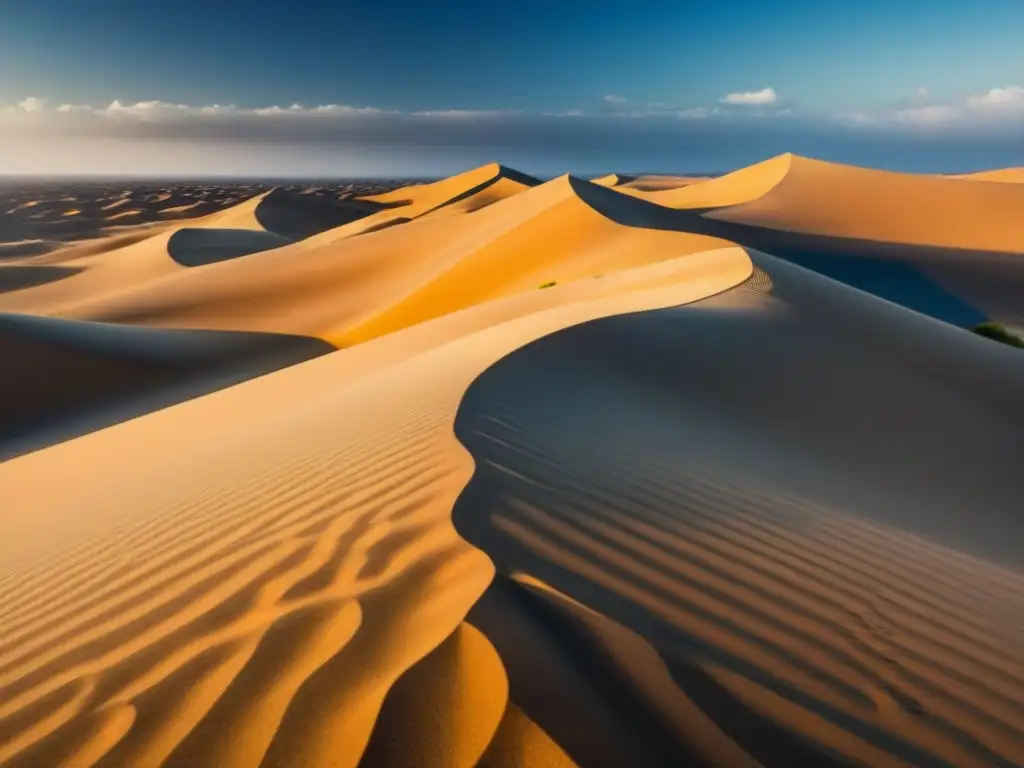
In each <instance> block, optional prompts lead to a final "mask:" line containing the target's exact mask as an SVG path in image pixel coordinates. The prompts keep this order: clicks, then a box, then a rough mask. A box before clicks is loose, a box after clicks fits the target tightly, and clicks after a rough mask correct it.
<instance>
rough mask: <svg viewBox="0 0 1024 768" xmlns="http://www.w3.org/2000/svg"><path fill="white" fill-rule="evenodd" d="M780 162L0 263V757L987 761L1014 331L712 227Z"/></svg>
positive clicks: (43, 760) (997, 718)
mask: <svg viewBox="0 0 1024 768" xmlns="http://www.w3.org/2000/svg"><path fill="white" fill-rule="evenodd" d="M815 162H816V161H805V160H803V159H800V158H790V157H783V158H781V159H776V160H773V161H769V162H768V164H766V165H764V164H763V165H762V166H758V167H754V168H753V169H747V170H745V171H740V172H738V173H737V174H734V175H733V176H732V181H731V182H730V181H729V177H722V178H720V179H714V180H694V179H682V178H679V177H639V178H636V179H627V178H624V177H615V178H607V179H600V180H596V181H595V182H587V181H583V180H580V179H575V178H573V177H560V178H558V179H554V180H552V181H549V182H545V183H540V182H539V181H538V180H536V179H532V178H531V177H529V176H526V175H525V174H520V173H518V172H516V171H513V170H511V169H508V168H505V167H503V166H499V165H496V164H493V165H489V166H484V167H483V168H480V169H476V170H474V171H469V172H467V173H465V174H460V175H459V176H455V177H452V178H450V179H446V180H442V181H440V182H437V183H434V184H423V185H416V186H411V187H406V188H403V189H399V190H395V191H394V192H390V193H385V194H376V195H370V196H365V197H363V198H346V199H345V200H342V201H336V200H334V201H325V200H322V199H316V197H317V196H315V195H306V196H304V195H300V194H297V193H294V192H288V193H287V194H281V193H270V194H263V195H260V196H256V197H253V198H251V199H250V200H247V201H243V202H241V203H239V204H238V205H236V206H233V207H228V208H226V209H225V210H222V211H219V212H214V213H212V214H209V215H206V216H203V217H199V218H193V219H188V220H184V221H179V222H176V224H175V225H174V227H171V228H168V229H166V230H164V231H161V232H158V233H155V234H152V235H151V236H149V237H144V238H138V239H136V238H134V236H133V238H132V239H131V241H130V242H123V243H113V244H111V243H107V245H106V246H104V247H102V248H99V249H96V250H94V251H82V250H79V251H74V250H73V248H80V247H81V246H74V247H73V248H72V249H68V251H69V252H70V254H71V255H70V257H69V258H67V259H63V258H61V259H53V260H51V261H50V262H47V263H38V262H37V263H35V264H25V263H19V264H9V263H3V264H0V280H7V281H8V282H7V283H5V285H8V286H13V287H11V288H9V289H6V290H5V291H4V292H0V313H6V314H0V360H3V362H4V365H5V369H6V370H11V371H16V372H18V374H19V375H18V376H14V377H8V380H7V382H6V383H5V384H3V385H0V396H2V399H0V408H2V409H3V410H2V411H0V415H3V417H4V424H5V425H6V424H8V423H14V421H13V418H14V416H17V418H18V421H17V427H18V428H17V435H16V436H17V440H15V439H14V438H13V437H11V436H10V435H5V433H4V432H3V431H0V449H5V450H6V451H7V453H6V454H4V455H7V456H15V457H14V458H9V459H8V460H7V461H4V462H3V463H0V498H2V499H3V500H4V505H3V507H4V512H5V514H4V515H0V765H4V766H7V765H11V766H31V767H32V768H37V767H38V766H51V765H53V766H58V765H68V766H72V765H73V766H89V765H103V766H132V767H135V766H141V767H143V768H146V767H148V766H160V765H169V766H188V767H189V768H192V767H193V766H232V767H233V766H287V767H288V768H291V767H292V766H332V767H335V766H382V767H383V766H416V767H417V768H420V767H421V766H423V767H430V766H446V767H448V766H467V767H468V766H485V767H490V768H498V767H502V768H505V767H511V766H530V767H533V766H551V767H562V766H582V767H583V768H587V767H588V766H638V765H652V766H681V765H708V766H729V767H730V768H731V767H732V766H748V765H749V766H756V765H762V766H780V767H788V766H828V765H843V766H848V765H859V766H869V767H871V768H874V766H935V767H937V768H948V766H1000V767H1005V766H1016V765H1020V764H1024V725H1022V721H1021V717H1020V712H1021V711H1024V629H1022V624H1021V617H1022V616H1024V555H1022V554H1021V553H1022V552H1024V546H1022V545H1024V541H1022V539H1024V534H1022V531H1024V529H1022V527H1021V526H1020V525H1019V524H1018V523H1019V520H1018V517H1019V512H1018V510H1019V507H1020V504H1019V499H1020V498H1021V497H1022V495H1024V476H1022V475H1021V474H1020V472H1019V461H1018V457H1019V456H1020V449H1021V441H1022V438H1021V435H1024V429H1022V427H1024V406H1022V405H1021V400H1020V396H1019V393H1020V392H1021V391H1022V388H1024V387H1022V385H1024V356H1022V353H1021V352H1020V350H1017V349H1013V348H1011V347H1007V346H1003V345H1000V344H998V343H996V342H993V341H990V340H987V339H983V338H980V337H977V336H975V335H973V334H970V333H967V332H966V331H964V330H963V329H962V328H957V327H955V325H954V324H952V323H949V322H942V321H940V320H939V319H936V318H935V317H934V316H933V317H928V316H926V315H923V314H919V313H918V312H916V311H913V309H912V308H908V307H907V306H900V302H896V303H894V302H892V301H886V300H883V299H881V298H878V297H876V296H872V295H870V293H869V292H864V291H861V290H858V289H856V288H854V287H851V286H849V285H844V284H843V283H842V282H836V281H834V280H832V279H829V278H828V277H825V276H823V275H822V274H819V273H818V272H820V271H821V270H818V271H813V270H808V269H805V268H804V267H803V266H800V265H799V264H794V263H792V262H794V261H799V260H798V259H797V258H796V257H795V256H794V254H793V253H792V252H790V251H786V252H781V253H779V254H778V255H768V254H765V253H763V252H761V251H759V250H757V249H755V248H754V247H753V246H752V245H751V244H750V242H749V238H750V237H751V233H752V232H764V231H771V232H781V233H783V234H786V233H789V234H787V235H786V236H796V235H799V234H800V233H801V232H804V233H805V234H806V231H808V230H810V229H813V231H814V233H815V235H814V236H815V237H819V238H821V239H822V241H823V242H824V241H838V240H841V239H842V238H847V236H848V233H846V234H844V232H846V230H843V231H838V230H840V229H842V228H841V227H838V225H836V226H835V227H833V223H832V219H831V218H829V217H830V216H832V214H831V213H828V212H820V211H819V212H815V211H816V210H817V209H814V208H813V206H815V205H818V203H817V202H816V200H815V196H814V195H812V194H811V192H810V191H808V190H810V189H811V188H812V187H813V185H814V184H819V185H820V186H822V188H823V189H826V188H827V189H831V188H832V187H829V186H828V185H832V186H833V187H837V188H838V187H842V185H843V184H846V183H847V181H846V180H849V182H848V183H849V184H850V185H851V186H850V191H849V194H850V195H854V196H855V195H856V194H861V192H858V191H857V190H858V189H860V188H859V187H857V186H856V185H857V184H860V183H862V184H863V185H866V186H864V187H863V190H864V191H863V194H864V195H865V196H867V197H870V196H871V195H873V194H874V192H873V191H872V190H874V189H875V188H876V186H877V185H878V184H881V183H884V181H885V178H882V179H881V180H879V177H878V176H871V178H870V179H868V177H867V176H863V177H862V176H861V174H862V173H867V174H874V173H876V172H869V171H863V170H862V169H844V168H841V167H835V166H830V167H829V168H830V170H827V172H826V170H823V169H820V168H818V166H816V165H815ZM808 164H809V165H808ZM797 167H802V168H804V169H806V168H810V169H811V171H809V172H807V173H804V172H803V171H800V172H799V174H798V176H799V178H797V177H795V176H793V174H794V173H795V171H794V169H795V168H797ZM766 168H767V170H768V171H769V173H768V174H767V175H768V176H771V177H772V179H769V181H772V180H774V181H772V183H770V184H765V177H766V170H765V169H766ZM815 174H817V175H815ZM775 176H778V178H775ZM786 178H788V179H789V182H787V181H785V180H784V179H786ZM862 178H863V179H864V181H863V182H861V181H858V179H862ZM794 179H797V180H796V181H794ZM821 179H824V180H825V181H821ZM922 179H923V177H922ZM933 181H934V182H937V183H939V184H940V185H941V186H938V187H935V188H934V190H932V187H928V189H929V190H931V191H929V192H928V194H931V195H934V201H935V204H936V205H940V204H941V205H947V204H948V206H949V209H948V210H949V211H950V213H949V216H953V212H955V211H960V212H961V214H962V215H964V216H967V215H977V216H982V214H981V213H976V214H972V213H970V211H982V210H983V209H984V206H983V205H982V204H981V203H979V202H978V200H980V199H983V200H985V201H988V200H989V197H988V196H991V195H995V194H996V193H994V192H990V191H988V190H990V189H991V188H1000V189H1004V190H1008V189H1011V188H1012V187H1013V186H1014V185H1011V184H993V183H991V182H983V181H977V180H972V179H926V180H923V181H921V184H922V185H923V184H925V183H926V182H927V183H928V184H931V182H933ZM790 182H792V183H791V184H790V186H793V185H796V186H793V189H795V190H796V191H794V192H791V193H786V194H787V195H789V196H788V197H783V198H776V199H775V200H776V201H775V202H774V203H770V202H765V200H770V199H771V198H770V196H771V195H773V194H775V193H774V192H773V191H772V190H775V189H777V188H781V187H782V185H783V184H789V183H790ZM826 182H827V183H826ZM893 183H894V184H909V183H910V182H909V181H906V180H898V181H897V182H893ZM872 185H876V186H872ZM627 187H628V189H627ZM702 187H703V188H704V189H703V190H702V189H701V188H702ZM922 188H924V187H922ZM902 189H903V188H902V187H901V190H902ZM906 189H910V187H907V188H906ZM970 190H982V191H980V192H977V193H971V192H970ZM901 194H902V191H901ZM972 194H976V196H977V199H975V198H972ZM1000 194H1001V193H1000ZM1006 194H1008V195H1009V194H1011V193H1006ZM1013 194H1015V193H1013ZM669 196H670V197H671V199H669ZM306 197H310V198H314V199H311V200H306V199H304V198H306ZM691 198H692V199H691ZM950 198H952V199H954V201H955V205H954V204H953V203H949V202H948V201H949V199H950ZM929 199H930V200H931V199H932V198H929ZM1015 199H1016V198H1011V197H1005V198H1002V197H1001V198H998V200H997V202H999V204H1000V205H1003V206H1004V208H1002V209H1000V210H1002V211H1004V212H1003V213H1000V214H999V216H1003V217H1004V218H1003V219H997V218H994V217H996V214H995V213H992V212H991V211H988V213H985V214H984V215H986V216H989V217H990V218H989V219H987V220H986V221H988V222H989V224H991V225H992V226H996V225H997V222H998V221H1004V220H1005V222H1009V221H1010V220H1011V217H1010V216H1009V214H1008V213H1005V211H1007V210H1010V209H1011V208H1012V206H1013V205H1016V203H1015V202H1014V200H1015ZM687 200H689V202H690V203H693V204H689V203H687ZM991 200H996V197H992V198H991ZM758 201H760V202H758ZM992 204H993V205H994V204H995V203H992ZM749 205H755V206H760V207H758V208H756V210H761V211H764V210H768V208H772V207H773V206H774V207H773V210H774V211H775V213H773V214H772V215H773V216H774V217H775V218H774V219H772V220H771V221H770V222H769V221H767V220H766V219H764V218H763V217H762V219H760V220H758V222H757V224H756V225H755V224H751V223H743V222H741V221H740V218H741V217H743V216H747V215H748V213H745V212H744V211H746V210H747V208H748V206H749ZM972 205H973V206H975V208H972V207H971V206H972ZM800 206H802V207H803V208H804V209H805V210H802V211H798V210H796V208H798V207H800ZM819 208H820V206H819ZM984 210H988V209H984ZM864 211H865V214H864V215H868V212H867V209H866V208H865V209H864ZM964 211H967V212H968V213H963V212H964ZM961 214H957V215H961ZM751 215H752V214H751ZM757 215H761V214H757ZM765 215H767V214H765ZM851 215H852V214H851ZM914 215H916V214H914V213H913V211H910V212H908V213H906V215H905V216H904V219H906V221H910V223H907V224H906V225H905V228H904V229H903V230H900V229H899V226H903V225H900V224H899V221H898V220H897V219H898V218H899V217H896V218H894V219H893V221H892V222H871V221H867V222H861V223H860V224H858V225H857V226H859V227H861V230H860V231H863V232H865V233H869V234H871V236H872V237H877V238H881V239H884V238H889V240H886V241H885V242H889V243H890V244H892V243H900V242H904V241H905V240H906V239H907V238H908V237H911V236H913V237H915V238H917V240H915V241H914V242H913V243H911V245H916V246H919V247H922V248H924V247H933V246H934V247H935V248H939V249H941V248H944V247H945V246H944V245H942V244H941V243H939V244H938V245H936V244H935V243H931V241H929V240H928V239H927V238H926V237H923V236H919V235H918V234H917V233H918V230H917V229H915V227H917V226H918V225H917V224H915V223H913V221H911V219H912V218H913V216H914ZM800 217H802V218H800ZM947 224H948V227H949V228H950V232H959V231H961V230H960V229H957V227H960V224H958V223H956V222H954V223H947ZM843 226H847V225H845V224H844V225H843ZM849 226H853V225H849ZM1000 226H1003V225H1000ZM1006 226H1009V225H1008V224H1006ZM833 229H835V230H836V231H835V232H833V231H832V230H833ZM964 231H966V230H964ZM948 236H949V237H952V236H953V235H948ZM935 237H936V238H938V236H937V235H936V236H935ZM943 237H946V235H943ZM984 237H986V238H990V239H991V238H998V237H1002V238H1003V239H1002V240H999V241H998V242H999V243H1002V244H1003V246H1004V250H1003V251H1002V252H1001V253H1002V254H1003V256H1004V257H1005V262H1000V263H1007V264H1011V266H1010V267H1007V269H1006V273H1007V274H1008V275H1010V276H1011V277H1012V274H1013V269H1014V267H1013V266H1012V259H1015V258H1018V257H1020V256H1024V253H1018V252H1017V251H1016V250H1014V249H1015V248H1016V247H1017V246H1016V245H1015V243H1016V240H1014V238H1015V237H1016V235H1014V234H1013V233H1012V232H1005V233H1003V234H1002V235H998V233H996V234H993V233H988V234H986V235H984ZM901 238H903V239H902V240H901ZM933 239H934V238H933ZM947 239H948V238H947ZM844 242H845V241H844ZM993 242H996V241H995V240H993ZM736 243H739V245H737V244H736ZM929 243H931V245H929ZM744 246H745V247H744ZM844 247H845V246H844ZM978 247H981V246H980V245H979V246H978ZM985 247H989V245H985ZM783 250H784V249H783ZM1021 250H1024V249H1021ZM858 253H859V252H858ZM943 253H945V251H943ZM844 254H845V255H844V256H843V258H847V259H855V258H860V256H858V255H857V253H853V252H846V251H844ZM861 255H862V256H863V254H861ZM50 256H52V255H50ZM50 256H47V257H39V258H44V259H45V258H50ZM780 257H781V258H780ZM865 258H866V257H865ZM943 258H945V256H943ZM961 260H962V261H963V262H964V263H966V262H968V261H970V259H969V258H968V257H966V256H962V257H961ZM29 266H34V267H36V268H41V267H49V268H53V269H56V268H62V269H64V270H66V271H62V272H59V273H49V274H47V275H46V278H47V279H46V280H38V279H33V280H27V278H26V277H25V276H18V277H15V276H12V273H11V272H9V271H8V270H16V269H17V268H22V269H24V268H27V267H29ZM986 268H987V269H990V270H995V269H996V267H995V266H992V265H991V264H990V265H989V266H988V267H986ZM993 274H994V273H993ZM16 280H21V281H22V282H20V283H16V282H15V281H16ZM314 358H315V359H314ZM129 406H130V407H129ZM5 441H6V442H5ZM18 441H20V442H18ZM16 454H20V455H16Z"/></svg>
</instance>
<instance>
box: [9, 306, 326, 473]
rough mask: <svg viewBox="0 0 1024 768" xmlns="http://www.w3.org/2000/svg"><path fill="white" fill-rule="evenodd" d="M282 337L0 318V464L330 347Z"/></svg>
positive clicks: (262, 372)
mask: <svg viewBox="0 0 1024 768" xmlns="http://www.w3.org/2000/svg"><path fill="white" fill-rule="evenodd" d="M334 349H335V348H334V347H333V346H331V345H330V344H328V343H327V342H324V341H321V340H319V339H313V338H307V337H301V336H288V335H285V334H272V333H254V332H236V331H193V330H165V329H154V328H140V327H132V326H119V325H112V324H107V323H91V322H83V321H74V320H63V319H56V318H48V317H36V316H30V315H15V314H0V365H2V366H3V367H4V368H5V369H10V370H17V372H18V375H17V376H6V377H3V378H2V379H0V461H3V460H6V459H10V458H13V457H15V456H19V455H21V454H24V453H28V452H31V451H35V450H39V449H41V448H45V447H47V446H49V445H54V444H56V443H60V442H63V441H65V440H70V439H72V438H74V437H79V436H81V435H84V434H87V433H89V432H94V431H96V430H99V429H103V428H105V427H108V426H112V425H114V424H117V423H119V422H123V421H127V420H128V419H132V418H136V417H138V416H142V415H144V414H146V413H150V412H152V411H156V410H160V409H162V408H167V407H169V406H171V405H174V404H176V403H180V402H183V401H185V400H188V399H191V398H195V397H200V396H202V395H205V394H208V393H211V392H214V391H217V390H220V389H224V388H226V387H230V386H232V385H234V384H237V383H240V382H242V381H246V380H248V379H252V378H255V377H257V376H261V375H263V374H266V373H270V372H272V371H275V370H279V369H281V368H285V367H288V366H291V365H295V364H296V363H300V362H303V361H305V360H309V359H311V358H314V357H318V356H320V355H323V354H326V353H328V352H332V351H334Z"/></svg>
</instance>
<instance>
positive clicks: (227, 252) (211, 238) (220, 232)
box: [167, 228, 292, 267]
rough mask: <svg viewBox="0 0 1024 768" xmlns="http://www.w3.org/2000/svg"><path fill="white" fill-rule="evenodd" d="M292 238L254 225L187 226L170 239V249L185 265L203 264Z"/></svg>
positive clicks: (267, 248)
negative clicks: (249, 226)
mask: <svg viewBox="0 0 1024 768" xmlns="http://www.w3.org/2000/svg"><path fill="white" fill-rule="evenodd" d="M291 243H292V241H291V240H289V239H287V238H285V237H282V236H281V235H277V234H274V233H273V232H262V231H260V230H252V229H207V228H185V229H179V230H177V231H176V232H174V233H173V234H172V235H171V237H170V239H169V240H168V241H167V253H168V255H169V256H170V257H171V258H172V259H174V260H175V261H176V262H177V263H178V264H181V265H182V266H183V267H202V266H205V265H207V264H215V263H216V262H218V261H229V260H231V259H237V258H239V257H241V256H249V255H251V254H253V253H260V252H261V251H269V250H272V249H274V248H281V247H282V246H285V245H290V244H291Z"/></svg>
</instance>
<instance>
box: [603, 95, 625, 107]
mask: <svg viewBox="0 0 1024 768" xmlns="http://www.w3.org/2000/svg"><path fill="white" fill-rule="evenodd" d="M604 100H605V101H607V102H608V103H609V104H625V103H626V102H627V101H629V99H627V98H626V97H625V96H619V95H617V94H614V93H609V94H608V95H607V96H605V97H604Z"/></svg>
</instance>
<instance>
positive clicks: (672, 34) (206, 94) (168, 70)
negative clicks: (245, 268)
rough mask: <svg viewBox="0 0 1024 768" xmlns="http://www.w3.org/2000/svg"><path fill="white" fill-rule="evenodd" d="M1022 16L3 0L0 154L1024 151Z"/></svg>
mask: <svg viewBox="0 0 1024 768" xmlns="http://www.w3.org/2000/svg"><path fill="white" fill-rule="evenodd" d="M1021 30H1024V0H973V1H972V2H970V3H965V2H963V1H962V0H961V1H960V2H953V1H952V0H928V1H914V0H830V2H824V1H823V0H817V1H816V2H812V1H811V0H777V1H776V2H766V1H765V0H743V1H742V2H727V1H723V2H687V1H686V0H675V1H674V2H666V1H665V0H642V1H641V0H632V1H631V2H621V1H619V0H589V2H568V1H567V0H566V1H563V2H559V1H558V0H543V1H542V0H517V2H514V3H512V2H500V0H481V1H480V2H468V0H467V1H461V2H428V3H424V2H422V1H421V0H420V1H416V2H405V1H404V0H392V2H389V3H380V2H376V1H375V0H350V1H347V2H341V1H332V2H310V1H307V2H303V0H292V2H268V1H267V0H247V1H246V2H237V1H236V0H219V1H217V2H215V1H214V0H205V2H195V0H177V1H176V2H174V3H171V4H156V3H148V2H136V1H135V0H91V2H88V3H86V2H81V1H80V0H33V2H31V3H4V4H0V72H2V73H3V77H0V134H2V135H3V142H2V143H0V171H7V172H32V171H33V170H37V171H39V172H47V173H52V172H60V171H61V170H64V171H65V172H68V173H77V172H85V173H87V172H95V171H97V170H101V169H100V167H99V166H100V164H101V163H102V164H103V167H104V168H106V169H108V170H111V171H112V172H126V171H137V172H139V173H150V172H152V173H170V172H173V171H175V170H177V171H181V172H187V173H196V172H199V171H201V170H203V169H207V170H209V172H210V173H253V174H268V173H273V174H288V173H296V174H317V175H372V174H374V173H381V174H392V173H400V172H404V173H407V174H409V175H416V174H428V175H429V174H436V173H447V172H451V171H455V170H459V169H460V168H462V167H465V166H467V165H472V164H476V163H478V162H485V161H487V160H491V159H498V160H503V161H505V162H508V163H510V164H515V163H518V164H519V165H520V166H523V167H524V170H531V171H534V172H537V173H541V174H553V173H558V172H561V171H564V170H570V171H575V172H598V171H603V170H623V171H629V170H636V171H639V170H649V171H653V170H664V171H673V170H674V171H682V170H693V171H700V170H726V169H728V168H731V167H735V166H738V165H742V164H744V163H747V162H751V161H753V160H756V159H760V158H762V157H767V156H769V155H770V154H774V153H776V152H777V151H794V152H798V153H801V154H811V155H817V156H824V157H831V158H832V159H836V160H842V161H847V162H859V163H862V164H867V165H876V166H883V167H895V168H898V169H903V170H966V169H968V168H974V167H980V166H992V165H1010V164H1024V130H1022V129H1024V54H1022V53H1021V50H1022V49H1024V32H1022V31H1021ZM730 95H731V96H730ZM111 105H114V109H110V107H111ZM215 105H216V106H217V107H218V109H211V108H213V107H214V106H215ZM292 105H298V106H299V107H301V109H293V110H288V109H287V108H289V107H291V106H292ZM275 106H276V107H280V108H282V112H283V113H281V112H273V111H272V110H270V108H272V107H275ZM324 106H326V107H329V108H331V109H326V110H320V111H319V112H314V110H315V109H316V108H317V107H324ZM61 107H63V109H61ZM229 107H230V110H229V109H228V108H229ZM940 165H941V166H942V167H941V168H940V167H936V166H940Z"/></svg>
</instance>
